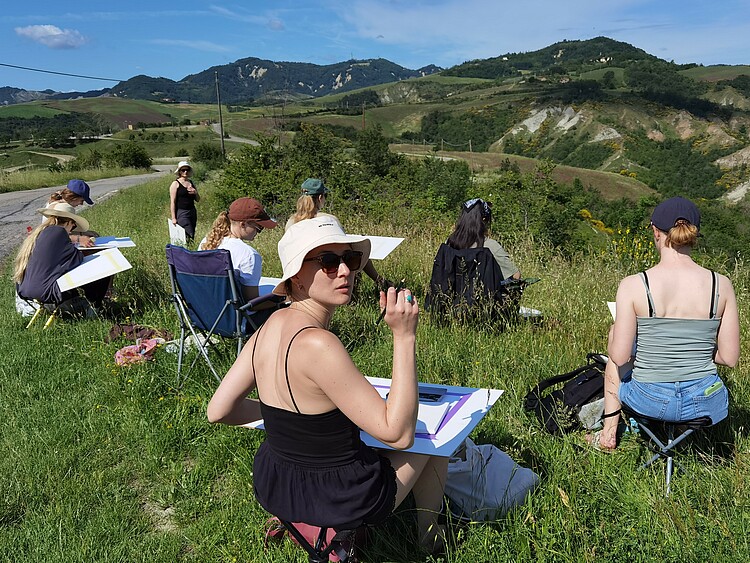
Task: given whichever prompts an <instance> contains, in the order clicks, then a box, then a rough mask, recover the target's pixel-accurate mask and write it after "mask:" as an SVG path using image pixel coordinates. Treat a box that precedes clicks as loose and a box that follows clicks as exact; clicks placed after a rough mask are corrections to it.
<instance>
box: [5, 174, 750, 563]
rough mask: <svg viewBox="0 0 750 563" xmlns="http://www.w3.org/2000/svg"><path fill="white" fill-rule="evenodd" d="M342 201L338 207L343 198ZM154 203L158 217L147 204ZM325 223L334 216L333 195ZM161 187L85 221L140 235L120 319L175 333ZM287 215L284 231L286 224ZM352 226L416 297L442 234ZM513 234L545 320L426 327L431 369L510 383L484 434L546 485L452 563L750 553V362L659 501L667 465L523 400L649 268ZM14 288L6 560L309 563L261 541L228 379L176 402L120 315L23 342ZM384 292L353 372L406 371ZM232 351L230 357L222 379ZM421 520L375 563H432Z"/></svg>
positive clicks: (448, 378)
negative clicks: (229, 411) (549, 430)
mask: <svg viewBox="0 0 750 563" xmlns="http://www.w3.org/2000/svg"><path fill="white" fill-rule="evenodd" d="M201 190H202V193H203V194H204V198H203V200H202V201H201V203H200V204H199V211H198V214H199V225H198V233H205V232H206V230H207V229H208V227H209V225H210V222H211V220H212V219H213V218H214V216H215V214H216V213H217V212H218V210H219V209H220V207H219V206H218V205H215V203H216V201H215V199H214V195H215V194H214V191H213V188H212V187H211V185H210V183H204V184H202V185H201ZM334 195H335V194H334ZM144 201H147V202H149V203H148V205H144V204H143V202H144ZM330 205H331V209H330V211H331V212H333V213H336V212H337V211H338V208H337V202H336V200H335V197H334V198H332V201H331V202H330ZM167 207H168V200H167V194H166V190H165V189H164V184H163V182H162V181H159V182H153V183H150V184H147V185H144V186H141V187H137V188H131V189H129V190H126V191H124V192H123V193H121V194H120V195H118V196H117V197H116V198H113V199H111V200H109V201H107V202H104V203H102V204H99V205H97V206H95V207H94V208H92V209H89V210H87V211H86V214H87V216H88V218H89V219H90V220H91V222H92V225H93V226H95V227H96V229H97V230H99V231H100V232H102V233H105V234H115V235H130V236H131V237H132V238H133V240H134V241H135V242H136V244H137V247H136V248H132V249H126V250H125V253H126V255H127V258H128V260H129V261H130V262H131V263H132V264H133V269H131V270H129V271H127V272H124V273H122V274H119V275H118V276H117V277H116V279H115V292H116V293H115V295H116V296H117V299H118V301H119V302H120V303H121V304H122V305H123V307H124V310H123V313H122V316H120V317H118V318H117V320H120V321H126V322H135V323H140V324H145V325H147V326H153V327H159V328H165V329H168V330H171V331H173V332H176V331H177V330H178V325H177V320H176V318H175V315H174V310H173V308H172V305H171V303H170V302H169V300H168V293H167V292H168V279H167V273H166V265H165V258H164V244H165V243H166V233H165V231H164V225H163V223H164V217H166V216H167ZM280 219H282V220H283V219H284V218H283V217H281V218H280ZM346 225H347V228H348V230H350V231H352V232H367V233H373V234H390V235H397V236H403V237H405V238H406V240H405V241H404V243H403V244H402V245H401V246H399V248H398V249H397V250H396V251H395V252H394V253H393V254H392V255H391V256H389V257H388V259H386V260H385V261H383V262H381V263H379V264H378V268H379V269H380V271H381V272H382V273H383V274H384V275H386V276H388V277H389V278H391V279H401V278H402V277H405V278H406V279H407V280H408V285H409V287H410V288H413V289H414V290H415V294H416V295H417V296H418V298H419V299H420V300H421V298H422V296H423V294H424V290H425V287H426V285H427V283H428V280H429V272H430V268H431V264H432V258H433V256H434V252H435V250H436V248H437V246H438V244H439V242H440V241H441V240H443V239H444V238H445V236H446V234H447V232H448V230H449V229H450V224H449V222H448V221H446V222H443V223H441V222H419V223H415V224H383V222H378V223H375V222H373V221H371V220H369V219H368V218H367V217H364V216H361V215H357V214H356V213H355V214H352V215H349V216H347V217H346ZM281 231H282V229H275V230H272V231H269V230H266V231H264V232H263V233H262V234H261V235H260V236H259V237H258V238H257V239H256V241H255V242H254V246H255V247H256V248H257V249H258V250H259V251H260V252H261V254H262V255H263V257H264V262H263V268H264V273H265V274H266V275H279V274H280V273H281V270H280V265H279V262H278V258H277V256H276V252H275V250H276V243H277V241H278V239H279V237H280V236H281ZM509 235H510V233H503V232H498V233H496V236H499V238H500V240H501V241H502V242H503V244H504V245H505V246H506V248H508V250H509V251H510V253H511V255H512V256H513V258H514V260H515V261H516V262H517V263H518V264H519V266H520V268H521V270H522V271H523V273H524V274H525V275H531V276H539V277H541V278H542V281H541V282H540V283H538V284H535V285H533V286H531V287H530V288H529V289H528V291H527V293H526V294H525V295H524V298H523V303H524V304H526V305H529V306H532V307H535V308H538V309H541V310H542V311H543V312H544V315H545V322H544V323H543V324H541V325H521V326H519V327H517V328H514V329H512V330H507V331H505V332H502V333H495V332H487V331H477V330H473V329H468V328H465V327H458V326H448V327H441V326H437V325H435V324H433V323H432V322H431V320H430V318H429V315H427V314H426V313H421V314H420V326H419V331H418V348H419V354H418V373H419V377H420V379H421V380H422V381H426V382H432V383H437V384H458V385H471V386H488V387H495V388H500V389H504V390H505V393H504V395H503V396H502V397H501V399H500V401H499V402H498V403H497V404H496V405H495V406H494V407H493V408H492V409H491V411H490V412H489V414H488V415H487V416H486V417H485V418H484V420H483V421H482V422H481V423H480V425H479V426H478V427H477V429H476V431H475V432H474V433H473V434H472V438H474V439H475V440H476V441H477V442H480V443H493V444H495V445H497V446H499V447H500V448H502V449H503V450H505V451H506V452H508V453H509V454H510V455H511V457H512V458H513V459H515V460H516V461H518V462H519V463H521V464H523V465H525V466H527V467H531V468H532V469H534V470H535V471H536V472H537V473H539V475H540V477H541V482H540V486H539V488H538V489H537V490H536V491H535V492H534V493H533V494H532V495H531V497H530V498H529V500H528V502H527V503H526V504H525V505H524V506H522V507H520V508H518V509H516V510H514V511H511V512H510V513H509V514H508V515H507V516H506V517H503V518H500V519H498V520H497V521H493V522H489V523H473V524H470V525H468V526H465V527H462V528H460V529H458V530H457V545H455V544H454V545H452V546H451V548H450V551H449V554H448V556H447V558H445V559H443V561H445V562H448V561H450V562H451V563H468V562H470V561H471V562H475V561H519V562H521V561H522V562H526V561H538V562H545V563H546V562H552V563H556V562H560V563H563V562H565V563H567V562H570V561H600V560H601V561H683V562H686V563H693V562H694V563H702V562H704V561H722V562H726V563H735V562H736V563H744V562H745V561H747V560H748V558H749V557H750V534H748V533H747V531H748V518H747V511H746V510H745V507H747V506H748V505H750V488H748V483H750V467H748V463H747V459H748V455H750V440H749V439H748V436H747V432H746V429H747V428H748V426H750V414H749V413H750V407H749V406H748V405H750V383H749V382H750V373H748V366H747V362H742V363H740V365H739V366H738V367H737V368H736V369H734V370H725V371H724V370H723V371H722V374H723V376H724V378H725V380H726V381H727V385H728V387H729V389H730V395H731V402H730V414H729V418H728V419H727V420H726V421H724V422H722V423H721V424H720V425H719V426H718V427H716V428H714V429H713V430H711V431H709V432H708V433H707V434H706V435H704V437H703V438H702V439H700V440H697V441H696V442H695V443H694V445H693V446H692V447H691V448H688V449H687V451H686V452H685V453H684V454H683V455H682V456H681V462H682V463H683V465H684V467H685V470H686V474H682V475H676V476H675V478H674V480H673V485H672V495H671V497H669V498H664V496H663V487H664V475H663V466H662V465H660V464H657V466H656V467H655V468H653V469H649V470H645V471H639V470H638V466H639V464H640V463H641V462H642V461H643V460H644V459H646V456H647V452H646V450H645V447H644V446H643V445H642V443H641V440H640V439H639V438H637V437H636V436H634V435H632V434H628V435H626V436H625V438H624V440H623V443H622V445H621V447H620V449H619V450H618V451H617V452H616V453H614V454H611V455H607V454H603V453H600V452H597V451H594V450H591V449H589V448H588V447H586V446H585V443H584V439H583V435H582V434H581V433H574V434H572V435H569V436H564V437H553V436H551V435H548V434H546V433H545V432H544V431H542V430H541V428H540V426H539V424H538V423H537V421H536V420H535V419H534V418H533V417H532V416H529V415H528V414H527V413H525V412H524V411H523V409H522V407H521V403H522V398H523V396H524V394H525V393H526V392H527V391H528V390H529V389H530V388H531V387H532V386H533V385H534V384H536V383H537V382H538V381H539V380H540V379H541V378H544V377H549V376H551V375H553V374H558V373H562V372H564V371H568V370H570V369H572V368H574V367H576V366H578V365H580V364H581V363H583V361H584V358H585V354H586V353H588V352H590V351H595V350H596V351H603V350H604V347H605V344H606V334H607V329H608V326H609V323H610V318H609V314H608V312H607V308H606V305H605V301H606V300H608V299H612V297H613V296H614V293H615V290H616V287H617V283H618V280H619V279H620V278H621V277H623V276H624V275H626V274H630V273H633V272H634V269H635V267H636V265H635V264H633V263H632V262H631V261H627V260H622V261H621V260H620V259H618V257H617V256H616V255H615V254H614V253H605V254H602V255H576V256H574V257H572V258H566V257H563V256H561V255H559V254H558V253H556V252H554V251H552V250H551V249H549V248H545V247H543V246H541V245H539V244H538V243H537V242H535V241H533V240H531V239H528V238H526V237H524V236H523V235H519V236H509ZM702 259H703V260H705V261H706V263H707V264H708V265H711V266H713V267H715V268H717V269H718V270H719V271H721V272H723V273H728V274H729V275H730V276H731V278H732V280H733V283H734V284H735V287H736V289H737V295H738V299H739V307H740V319H741V331H742V354H743V356H744V357H747V354H748V353H749V352H750V349H748V342H750V339H748V331H749V330H750V324H748V319H750V298H749V297H748V296H750V278H748V271H749V270H748V269H747V268H746V267H744V265H743V264H739V265H738V267H737V268H736V269H733V270H731V271H729V272H727V271H726V270H725V267H724V265H723V264H722V263H717V262H714V261H711V259H710V258H708V257H704V258H702ZM3 277H4V283H3V284H1V285H0V299H2V301H3V304H4V306H3V307H0V323H2V326H3V331H2V336H0V342H2V344H3V362H2V365H0V390H1V391H2V396H3V401H2V402H1V403H0V416H1V417H2V420H3V425H2V427H1V428H0V446H2V451H3V452H4V454H3V455H2V456H0V499H2V500H0V560H2V561H29V562H31V561H44V562H49V563H67V562H69V561H97V562H98V561H102V562H103V561H148V562H165V563H166V562H170V563H172V562H174V561H226V562H231V561H238V562H250V561H268V562H279V563H281V562H285V563H286V562H289V561H295V562H298V563H302V562H304V561H306V560H307V557H306V555H305V554H304V553H303V552H302V550H300V549H299V548H296V547H294V546H293V545H292V544H291V543H290V542H285V543H283V544H281V545H270V546H269V547H267V548H265V547H264V542H263V534H264V531H265V522H266V519H267V518H268V516H269V515H268V514H267V513H265V512H264V511H263V510H262V509H261V508H260V506H259V505H258V503H257V502H256V501H255V499H254V495H253V488H252V480H253V468H252V461H253V455H254V453H255V452H256V450H257V448H258V446H259V444H260V442H261V440H262V439H263V435H262V433H260V432H256V431H250V430H247V429H243V428H231V427H224V426H214V425H210V424H208V422H207V421H206V417H205V408H206V405H207V402H208V400H209V398H210V397H211V394H212V392H213V390H214V389H215V386H216V383H215V381H214V380H213V378H212V377H211V375H210V373H209V372H208V370H207V369H206V368H204V367H203V366H202V365H201V364H199V367H198V368H197V371H196V372H195V373H194V374H193V376H191V378H190V379H189V380H188V382H187V384H186V385H185V387H184V388H183V389H181V390H176V389H174V388H173V387H172V385H173V383H174V380H175V372H176V358H175V356H174V354H170V353H169V352H168V351H166V350H165V349H164V348H160V349H159V350H158V351H157V353H156V356H155V360H154V361H153V362H148V363H145V364H142V365H138V366H133V367H118V366H116V365H115V364H114V361H113V357H114V354H115V352H116V351H117V350H118V349H119V348H120V347H122V346H125V345H126V344H128V342H126V341H124V340H118V341H115V342H108V341H107V333H108V331H109V329H110V327H111V326H112V323H113V322H114V320H90V321H82V322H78V323H68V322H61V323H59V324H56V325H54V326H53V327H52V328H51V329H50V330H46V331H45V330H42V329H41V327H40V326H37V327H36V328H32V329H30V330H25V329H24V328H23V327H24V325H25V322H26V321H25V320H24V319H21V318H20V317H18V316H16V314H15V313H14V312H13V305H12V285H11V283H10V280H9V273H8V271H7V270H6V271H5V273H4V276H3ZM372 292H373V287H372V285H371V284H370V282H369V279H363V280H361V284H360V291H359V295H358V297H357V299H356V301H355V302H354V303H353V304H352V305H351V306H349V307H345V308H341V309H339V311H338V312H337V313H336V315H335V317H334V319H333V330H334V331H335V332H336V333H337V334H338V335H339V337H340V338H341V339H342V341H343V342H344V343H345V344H346V345H347V346H348V347H349V349H350V351H351V354H352V357H353V359H354V361H355V362H356V364H357V365H358V366H360V367H361V368H362V370H363V371H365V372H366V373H367V374H370V375H381V376H382V375H387V374H388V373H390V369H391V347H392V344H391V338H390V336H389V332H388V329H387V328H386V327H385V326H384V325H382V324H381V325H380V326H379V327H376V326H375V325H374V320H375V319H376V318H377V315H378V309H377V306H376V304H375V300H374V298H373V297H372ZM231 348H232V347H231V345H227V346H226V347H224V349H223V351H224V354H223V355H215V356H214V357H215V358H216V360H217V365H218V367H219V370H220V371H225V370H226V369H227V368H228V367H229V365H230V364H231V360H232V351H231ZM412 520H413V511H411V510H409V509H408V508H406V509H405V510H402V511H401V512H400V514H399V515H398V516H396V517H394V518H391V519H390V520H389V521H388V522H387V523H386V524H385V525H384V526H383V527H381V528H378V529H376V530H374V532H373V534H372V541H371V543H370V545H369V546H368V547H367V549H366V550H365V552H364V556H363V561H424V562H428V561H432V562H436V561H437V560H435V559H429V558H427V557H425V556H423V555H421V554H420V553H419V552H418V551H417V550H416V548H415V544H416V538H415V537H414V536H415V534H414V532H413V523H412Z"/></svg>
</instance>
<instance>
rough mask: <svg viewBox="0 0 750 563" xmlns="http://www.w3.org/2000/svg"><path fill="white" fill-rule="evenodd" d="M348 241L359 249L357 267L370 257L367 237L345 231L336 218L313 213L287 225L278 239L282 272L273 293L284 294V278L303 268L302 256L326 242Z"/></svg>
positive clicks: (288, 277)
mask: <svg viewBox="0 0 750 563" xmlns="http://www.w3.org/2000/svg"><path fill="white" fill-rule="evenodd" d="M339 243H343V244H351V245H352V250H358V251H360V252H362V265H361V266H360V270H361V269H362V268H363V267H364V265H365V264H367V261H368V260H369V259H370V247H371V243H370V239H368V238H367V237H361V236H357V235H347V234H346V233H345V232H344V229H343V228H341V224H340V223H339V222H338V220H337V219H336V218H335V217H333V216H331V215H323V216H316V217H313V218H312V219H305V220H303V221H299V222H297V223H295V224H294V225H292V226H291V227H289V229H288V230H287V232H286V233H284V236H283V237H281V240H280V241H279V258H280V259H281V267H282V269H283V271H284V275H283V276H282V277H281V282H279V284H278V285H277V286H276V287H275V288H274V290H273V292H274V293H275V294H276V295H286V287H285V283H284V282H286V280H288V279H290V278H292V277H294V276H295V275H297V273H298V272H299V271H300V269H301V268H302V262H303V261H304V259H305V256H307V255H308V253H310V252H311V251H313V250H315V249H316V248H318V247H320V246H324V245H326V244H339Z"/></svg>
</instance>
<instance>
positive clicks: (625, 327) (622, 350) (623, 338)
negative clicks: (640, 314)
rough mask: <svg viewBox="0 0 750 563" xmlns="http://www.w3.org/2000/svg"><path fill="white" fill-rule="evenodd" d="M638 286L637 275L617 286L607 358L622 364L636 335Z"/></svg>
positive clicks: (619, 364)
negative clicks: (614, 314) (614, 312)
mask: <svg viewBox="0 0 750 563" xmlns="http://www.w3.org/2000/svg"><path fill="white" fill-rule="evenodd" d="M639 286H640V287H642V284H640V281H639V279H638V277H637V276H628V277H627V278H625V279H624V280H622V282H620V286H619V287H618V288H617V316H616V318H615V324H614V327H613V329H612V337H611V338H610V340H609V347H608V350H607V353H608V355H609V359H610V360H612V361H613V362H614V363H615V364H616V365H618V366H622V365H624V364H626V363H627V362H628V360H630V357H631V354H632V352H633V342H634V341H635V336H636V314H635V299H636V296H637V293H636V292H637V291H638V290H639Z"/></svg>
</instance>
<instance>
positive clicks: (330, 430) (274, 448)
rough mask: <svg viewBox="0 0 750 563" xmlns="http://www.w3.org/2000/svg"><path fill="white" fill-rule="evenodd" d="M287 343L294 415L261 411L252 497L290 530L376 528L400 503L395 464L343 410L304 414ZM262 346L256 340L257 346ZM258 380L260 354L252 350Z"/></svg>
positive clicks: (263, 408) (264, 407) (262, 405)
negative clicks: (296, 526)
mask: <svg viewBox="0 0 750 563" xmlns="http://www.w3.org/2000/svg"><path fill="white" fill-rule="evenodd" d="M306 328H313V327H305V328H302V329H300V330H299V331H298V332H297V333H296V334H295V335H294V336H293V337H292V339H291V340H290V341H289V347H288V348H287V351H286V361H285V365H284V370H285V375H286V384H287V387H288V389H289V395H290V396H291V398H292V403H293V404H294V408H295V409H296V412H293V411H288V410H284V409H280V408H276V407H273V406H270V405H266V404H265V403H263V400H262V399H260V396H259V399H260V410H261V414H262V415H263V420H264V423H265V428H266V440H265V441H264V442H263V444H261V446H260V448H259V449H258V452H257V453H256V455H255V460H254V462H253V485H254V489H255V497H256V498H257V499H258V502H259V503H260V504H261V506H262V507H263V508H265V509H266V510H267V511H268V512H270V513H271V514H273V515H274V516H277V517H279V518H281V519H282V520H289V521H292V522H304V523H306V524H312V525H314V526H328V527H331V528H334V529H336V528H338V529H353V528H356V527H358V526H360V525H362V524H379V523H381V522H383V521H384V520H385V519H386V518H387V517H388V515H389V514H390V513H391V512H393V509H394V508H395V503H396V472H395V471H394V469H393V467H392V466H391V463H390V460H389V459H388V458H385V457H383V456H380V455H379V454H378V453H377V452H376V451H375V450H374V449H373V448H371V447H369V446H367V445H365V444H364V443H362V440H361V439H360V437H359V428H357V426H356V425H355V424H354V423H353V422H352V421H351V420H349V419H348V418H347V417H346V416H345V415H344V414H343V413H342V412H341V411H340V410H339V409H334V410H332V411H329V412H326V413H321V414H303V413H301V412H300V411H299V408H297V403H296V402H295V400H294V395H292V388H291V385H290V383H289V370H288V360H289V350H290V349H291V346H292V342H293V341H294V339H295V338H296V337H297V335H298V334H299V333H300V332H302V331H303V330H305V329H306ZM255 342H256V343H257V338H256V340H255ZM252 359H253V362H252V364H253V373H255V348H254V347H253V356H252Z"/></svg>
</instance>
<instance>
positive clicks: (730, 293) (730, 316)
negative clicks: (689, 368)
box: [714, 276, 740, 367]
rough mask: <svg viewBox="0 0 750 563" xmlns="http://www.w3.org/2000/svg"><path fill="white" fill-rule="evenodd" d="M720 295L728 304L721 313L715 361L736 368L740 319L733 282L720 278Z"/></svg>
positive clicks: (738, 353) (738, 356)
mask: <svg viewBox="0 0 750 563" xmlns="http://www.w3.org/2000/svg"><path fill="white" fill-rule="evenodd" d="M719 295H720V296H721V297H723V298H725V299H726V304H725V305H724V311H723V312H722V313H721V324H720V325H719V333H718V335H717V336H716V353H715V354H714V361H715V362H716V363H718V364H723V365H725V366H729V367H734V366H735V365H737V360H739V359H740V319H739V313H738V312H737V297H736V296H735V294H734V288H733V287H732V282H730V281H729V279H728V278H727V277H726V276H721V277H720V278H719Z"/></svg>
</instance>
